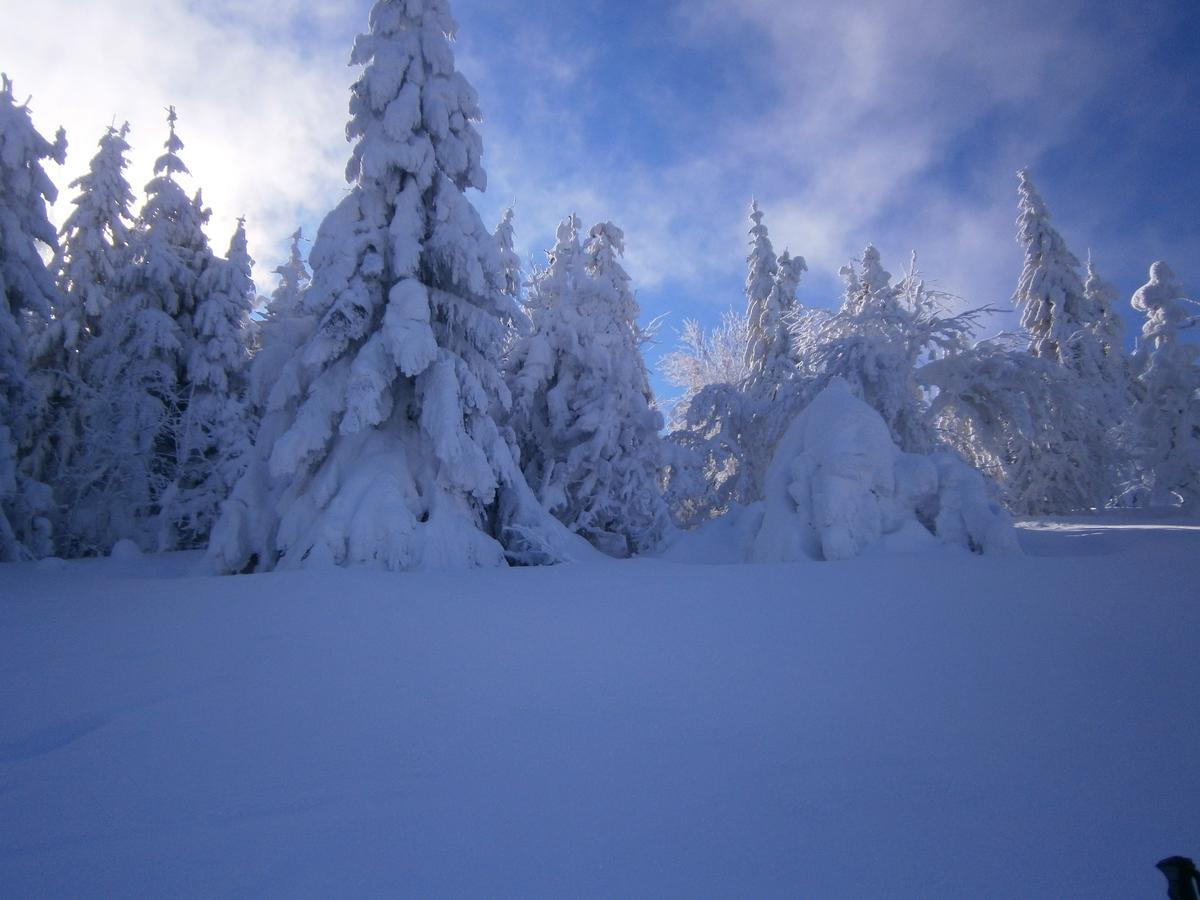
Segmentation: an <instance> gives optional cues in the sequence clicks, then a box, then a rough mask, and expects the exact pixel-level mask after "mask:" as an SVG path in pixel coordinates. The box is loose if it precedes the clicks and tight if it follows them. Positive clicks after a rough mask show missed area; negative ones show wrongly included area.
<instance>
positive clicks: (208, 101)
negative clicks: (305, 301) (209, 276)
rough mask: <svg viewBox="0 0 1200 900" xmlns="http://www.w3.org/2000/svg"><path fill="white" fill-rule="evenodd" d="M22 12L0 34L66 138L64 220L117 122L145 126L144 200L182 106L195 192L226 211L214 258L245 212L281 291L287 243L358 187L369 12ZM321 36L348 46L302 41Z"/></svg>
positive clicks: (65, 2)
mask: <svg viewBox="0 0 1200 900" xmlns="http://www.w3.org/2000/svg"><path fill="white" fill-rule="evenodd" d="M21 6H22V9H21V14H20V16H17V17H9V18H10V27H7V28H6V29H4V31H3V33H0V60H3V66H4V68H5V69H6V71H7V72H8V74H9V75H10V77H12V78H13V81H14V85H15V88H16V91H17V93H18V94H19V95H27V94H32V102H31V103H30V107H31V109H32V110H33V114H34V119H35V121H36V123H37V124H38V126H39V128H40V129H41V130H42V131H43V132H44V133H47V134H51V133H53V131H54V129H55V128H57V126H58V125H60V124H61V125H63V126H64V127H65V128H66V129H67V137H68V141H69V143H70V147H69V152H68V161H67V165H66V166H65V167H64V168H63V170H62V171H61V172H60V173H58V174H57V175H56V176H55V180H56V183H57V184H58V186H59V189H60V201H59V204H58V206H57V207H56V211H57V213H58V217H59V218H60V219H61V218H62V215H63V211H64V207H65V204H67V203H68V202H69V200H70V199H71V198H70V191H68V190H67V189H66V188H67V184H68V182H69V181H70V180H71V179H73V178H74V177H76V176H77V175H79V174H80V173H81V172H83V171H85V170H86V167H87V163H88V161H89V159H90V158H91V156H92V155H93V153H94V152H95V147H96V141H97V140H98V139H99V137H100V135H101V133H102V132H103V130H104V128H105V127H106V126H107V125H109V124H110V123H111V122H113V121H115V122H117V123H120V122H122V121H125V120H128V121H129V122H130V124H131V126H132V132H131V134H130V137H129V140H130V143H131V145H132V147H133V153H132V154H131V166H130V169H129V170H128V172H127V174H128V177H129V179H130V183H131V184H132V185H133V188H134V192H135V194H138V195H140V193H141V189H142V186H143V185H144V184H145V183H146V182H147V181H149V179H150V177H151V167H152V165H153V161H154V159H155V158H156V157H157V156H158V155H159V154H160V153H161V147H162V143H163V141H164V140H165V138H166V124H165V120H164V108H165V107H166V106H167V105H168V104H174V105H175V107H176V108H177V110H178V113H179V126H178V127H179V135H180V137H181V138H182V139H183V141H184V143H185V144H186V147H185V149H184V151H183V152H182V154H181V156H182V158H183V160H184V162H185V163H186V164H187V165H188V168H189V169H190V170H191V173H192V178H191V179H186V178H185V180H184V182H183V183H184V185H185V187H186V188H187V189H189V190H194V189H196V188H197V187H198V188H201V189H202V190H203V193H204V200H205V203H206V204H207V205H208V206H209V207H211V208H212V209H213V213H214V215H213V221H212V223H211V225H210V227H209V234H210V237H211V239H212V242H213V246H214V249H215V250H217V251H218V252H220V253H223V252H224V251H225V249H226V247H227V245H228V239H229V235H230V234H232V232H233V227H234V220H235V219H236V218H237V217H238V216H239V215H245V216H246V217H247V222H246V226H247V231H248V233H249V238H250V243H251V252H252V253H253V254H254V255H255V256H256V258H257V259H258V260H259V263H260V264H259V266H258V268H257V270H256V277H257V280H258V282H259V285H260V288H262V289H266V288H268V287H269V286H270V284H271V283H272V280H271V278H272V277H271V276H270V275H269V270H270V268H272V267H273V266H274V264H276V263H277V262H279V261H280V260H281V259H283V258H284V256H285V253H286V248H285V246H284V244H285V242H286V238H287V235H289V234H290V233H291V232H292V231H294V230H295V228H296V225H297V224H298V223H300V222H313V221H316V220H318V219H319V217H320V216H321V215H322V214H323V213H324V211H325V210H327V209H328V208H329V207H330V206H331V205H332V203H333V202H336V200H337V198H338V196H339V195H340V192H341V191H342V190H343V189H344V187H345V182H344V181H343V179H342V177H341V174H342V172H343V168H344V165H345V160H346V158H347V156H348V150H347V147H346V143H345V137H344V125H345V121H346V101H347V96H348V93H347V90H348V87H349V84H350V83H351V81H352V78H353V73H352V71H351V70H350V69H348V68H347V67H346V65H345V62H346V58H347V56H348V52H349V46H350V40H351V37H352V35H353V33H354V29H355V26H358V25H359V24H361V23H360V22H359V18H360V16H361V17H364V18H365V12H364V11H363V10H362V9H358V8H354V9H352V10H349V11H348V10H347V9H346V7H347V6H349V4H344V3H336V2H333V0H326V2H316V3H314V2H304V3H301V2H300V0H270V2H261V3H245V2H239V0H216V2H206V3H203V4H197V3H192V2H187V0H125V2H122V3H120V4H113V3H105V2H79V0H40V2H38V3H23V4H21ZM348 12H353V13H354V15H353V16H352V17H350V18H349V19H348V18H347V14H348ZM14 18H15V19H16V20H18V21H19V26H18V27H12V20H13V19H14ZM309 28H316V29H323V30H324V32H325V33H327V34H332V35H333V36H334V38H335V39H334V40H332V41H324V42H321V43H319V44H308V43H306V42H305V41H303V40H302V39H301V37H300V35H301V34H302V33H303V30H304V29H309ZM343 32H344V34H342V33H343ZM139 202H140V201H139Z"/></svg>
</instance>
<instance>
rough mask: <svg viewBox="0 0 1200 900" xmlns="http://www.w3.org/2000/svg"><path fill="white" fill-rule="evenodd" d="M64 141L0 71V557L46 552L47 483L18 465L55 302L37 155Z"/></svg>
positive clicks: (44, 184)
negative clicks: (31, 340)
mask: <svg viewBox="0 0 1200 900" xmlns="http://www.w3.org/2000/svg"><path fill="white" fill-rule="evenodd" d="M66 151H67V141H66V137H65V136H64V134H63V132H62V130H61V129H59V132H58V136H57V138H56V139H55V141H54V142H53V143H51V142H50V141H48V140H46V139H45V138H44V137H42V135H41V134H39V133H38V131H37V129H36V128H34V126H33V118H32V117H31V115H30V113H29V109H28V107H26V106H25V105H23V104H21V105H18V103H17V101H16V98H15V97H14V96H13V86H12V82H11V81H9V79H8V76H7V75H3V76H0V298H2V300H0V561H6V560H15V559H27V558H29V557H34V556H43V555H45V554H47V553H49V552H50V550H51V544H50V541H51V528H52V525H51V516H52V512H53V510H52V505H53V498H52V496H51V492H50V488H49V487H48V486H47V485H45V484H43V483H41V482H40V481H38V480H37V478H36V477H35V476H31V475H30V474H29V473H28V471H27V470H26V468H25V467H24V466H23V465H21V461H22V460H21V456H22V451H23V449H24V447H25V445H26V444H27V443H28V442H29V441H30V440H31V439H32V438H33V437H34V436H33V435H32V434H30V433H29V432H30V428H29V424H30V419H31V414H32V410H31V405H32V404H33V403H34V396H33V389H32V387H31V385H30V383H29V352H28V350H29V347H28V337H29V335H30V333H31V332H34V333H37V332H41V331H42V330H43V329H45V328H46V327H47V325H48V323H49V322H50V321H51V319H52V316H53V310H54V309H55V308H57V307H58V306H59V304H60V298H59V295H58V289H57V287H56V285H55V283H54V277H53V276H52V275H51V273H50V272H49V271H48V270H47V268H46V265H45V263H44V262H43V258H42V250H43V249H45V250H47V251H53V250H55V249H56V248H57V240H56V234H55V231H54V226H53V225H51V224H50V220H49V218H48V217H47V214H46V204H47V203H53V202H54V200H55V198H56V197H57V196H58V191H57V190H56V189H55V187H54V184H53V183H52V182H51V181H50V178H49V177H48V176H47V175H46V172H45V170H44V169H43V168H42V161H43V160H51V161H53V162H56V163H58V164H60V165H61V164H62V162H63V160H64V158H65V156H66Z"/></svg>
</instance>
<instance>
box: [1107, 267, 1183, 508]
mask: <svg viewBox="0 0 1200 900" xmlns="http://www.w3.org/2000/svg"><path fill="white" fill-rule="evenodd" d="M1132 304H1133V308H1134V309H1136V310H1137V311H1138V312H1140V313H1143V314H1144V315H1145V316H1146V321H1145V324H1143V326H1142V335H1141V339H1140V340H1139V341H1138V348H1137V352H1136V353H1135V354H1134V358H1133V366H1134V373H1135V376H1136V378H1137V385H1138V388H1139V395H1140V396H1139V402H1138V403H1137V405H1136V407H1135V418H1134V422H1133V429H1132V431H1133V440H1132V442H1131V443H1132V449H1133V456H1134V462H1135V466H1136V472H1137V476H1136V480H1135V481H1134V482H1133V483H1131V484H1130V485H1128V486H1127V488H1126V490H1125V494H1124V496H1123V498H1122V499H1123V501H1124V502H1126V503H1128V504H1129V505H1135V506H1166V505H1174V504H1177V503H1183V504H1184V505H1185V506H1187V507H1189V508H1191V507H1194V506H1195V505H1196V504H1197V503H1198V502H1200V367H1198V366H1197V359H1198V357H1200V348H1197V347H1196V345H1194V344H1190V343H1185V342H1183V341H1182V340H1180V337H1179V332H1180V331H1182V330H1183V329H1185V328H1191V327H1194V326H1195V325H1197V324H1200V314H1198V313H1197V310H1196V307H1197V304H1196V303H1195V301H1192V300H1188V299H1186V298H1185V297H1184V290H1183V286H1182V285H1181V284H1180V283H1179V281H1178V280H1177V279H1176V277H1175V273H1174V272H1172V271H1171V268H1170V266H1168V265H1167V264H1166V263H1165V262H1162V261H1159V262H1156V263H1154V264H1153V265H1152V266H1151V267H1150V279H1149V281H1147V282H1146V284H1144V285H1142V286H1141V287H1140V288H1138V289H1137V292H1136V293H1135V294H1134V295H1133V300H1132ZM1189 307H1192V308H1191V309H1189Z"/></svg>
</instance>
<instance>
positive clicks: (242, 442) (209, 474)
mask: <svg viewBox="0 0 1200 900" xmlns="http://www.w3.org/2000/svg"><path fill="white" fill-rule="evenodd" d="M253 265H254V260H252V259H251V258H250V253H249V251H248V250H247V247H246V227H245V221H244V220H243V219H238V223H237V229H236V230H235V231H234V234H233V238H232V239H231V240H230V243H229V252H228V253H227V254H226V256H225V257H224V258H219V257H213V258H211V259H210V260H209V261H208V265H207V267H206V268H205V270H204V271H203V272H202V273H201V275H200V278H199V279H198V280H197V284H196V306H195V312H194V314H193V326H194V333H193V340H192V343H191V352H190V353H189V354H188V359H187V370H186V382H185V383H184V385H183V386H182V389H183V390H184V391H186V403H184V404H181V415H180V418H179V423H178V426H177V428H176V437H175V443H176V460H177V467H176V472H175V478H174V480H173V481H172V482H171V485H170V486H169V487H168V489H167V490H166V492H165V493H164V495H163V497H162V498H161V501H160V503H161V506H162V511H161V513H160V517H161V520H162V522H161V526H160V527H161V529H162V534H161V536H160V543H161V544H163V545H165V546H171V547H196V546H202V545H203V544H204V543H205V542H206V541H207V539H208V535H209V532H210V531H211V530H212V525H213V522H214V521H215V520H216V517H217V512H218V510H219V508H220V505H221V502H222V501H223V500H224V499H225V498H226V496H228V494H229V492H230V490H231V489H232V488H233V485H234V484H235V483H236V482H237V480H238V479H239V478H240V477H241V475H242V473H243V472H244V471H245V469H246V461H247V460H246V457H247V455H248V454H249V451H250V445H251V441H252V435H253V423H252V419H251V413H250V410H249V409H248V405H247V401H246V386H247V374H248V373H247V369H248V365H249V353H248V348H247V346H246V339H247V335H248V334H249V329H248V327H247V326H248V321H249V316H250V310H251V308H252V307H253V305H254V298H255V291H254V280H253V276H252V269H253Z"/></svg>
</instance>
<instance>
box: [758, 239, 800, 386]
mask: <svg viewBox="0 0 1200 900" xmlns="http://www.w3.org/2000/svg"><path fill="white" fill-rule="evenodd" d="M807 271H808V264H807V263H806V262H805V261H804V257H803V256H797V257H795V258H793V257H792V256H791V255H790V254H789V253H788V251H786V250H784V251H783V253H782V254H781V255H780V256H779V258H778V259H777V260H776V266H775V274H774V276H773V277H772V278H771V289H770V290H769V291H768V292H767V296H766V297H765V298H764V299H763V300H762V301H761V302H756V303H754V304H752V305H751V306H749V307H748V308H747V320H748V326H749V329H750V340H749V342H748V345H747V357H748V358H747V363H748V368H749V370H750V377H749V380H748V387H749V389H750V390H751V391H756V390H757V391H758V392H761V393H762V394H764V398H763V399H765V400H773V399H775V398H776V397H777V396H778V395H779V391H780V389H781V388H782V387H783V386H784V385H785V383H786V382H788V381H789V380H791V379H792V378H794V376H795V373H796V365H795V362H794V361H793V359H792V342H791V322H792V320H793V318H794V317H795V315H796V313H797V302H796V290H797V288H798V287H799V286H800V276H801V275H802V274H803V273H804V272H807Z"/></svg>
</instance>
